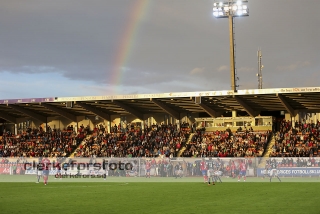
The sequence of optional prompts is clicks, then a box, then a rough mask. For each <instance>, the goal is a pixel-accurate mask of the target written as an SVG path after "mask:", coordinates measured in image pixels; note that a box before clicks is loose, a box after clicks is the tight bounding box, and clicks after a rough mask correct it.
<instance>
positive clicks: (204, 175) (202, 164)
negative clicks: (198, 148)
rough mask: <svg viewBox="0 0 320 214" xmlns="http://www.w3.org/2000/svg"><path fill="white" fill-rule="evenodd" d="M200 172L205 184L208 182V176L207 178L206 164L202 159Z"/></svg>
mask: <svg viewBox="0 0 320 214" xmlns="http://www.w3.org/2000/svg"><path fill="white" fill-rule="evenodd" d="M200 170H201V173H202V175H203V180H204V183H207V182H208V176H207V170H208V168H207V163H206V161H205V160H204V159H202V161H201V162H200Z"/></svg>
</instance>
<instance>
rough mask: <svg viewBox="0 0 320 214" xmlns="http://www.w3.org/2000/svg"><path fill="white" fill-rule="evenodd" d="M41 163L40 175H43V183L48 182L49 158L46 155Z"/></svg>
mask: <svg viewBox="0 0 320 214" xmlns="http://www.w3.org/2000/svg"><path fill="white" fill-rule="evenodd" d="M41 164H42V169H43V171H42V175H43V180H44V185H47V184H48V176H49V169H50V165H51V163H50V160H49V159H48V157H47V156H46V157H45V158H44V159H42V161H41Z"/></svg>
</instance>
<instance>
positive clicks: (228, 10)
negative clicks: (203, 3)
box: [213, 0, 249, 92]
mask: <svg viewBox="0 0 320 214" xmlns="http://www.w3.org/2000/svg"><path fill="white" fill-rule="evenodd" d="M213 16H214V17H216V18H228V19H229V35H230V74H231V89H232V90H233V91H234V92H237V85H236V78H235V76H236V72H235V47H234V46H235V45H234V18H235V17H242V16H249V9H248V1H246V0H240V1H234V0H229V1H225V2H215V3H213Z"/></svg>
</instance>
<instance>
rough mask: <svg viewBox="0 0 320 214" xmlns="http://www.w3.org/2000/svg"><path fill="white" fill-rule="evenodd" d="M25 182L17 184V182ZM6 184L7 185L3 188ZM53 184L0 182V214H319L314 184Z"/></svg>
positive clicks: (312, 180)
mask: <svg viewBox="0 0 320 214" xmlns="http://www.w3.org/2000/svg"><path fill="white" fill-rule="evenodd" d="M22 178H23V179H24V182H18V181H20V180H21V179H22ZM8 179H10V181H11V182H4V181H7V180H8ZM222 179H223V183H217V184H216V185H214V186H212V185H211V186H208V185H207V184H205V183H203V179H202V178H201V177H197V178H182V179H179V178H178V179H174V178H153V177H151V178H150V179H148V178H114V177H110V178H108V179H107V180H106V181H104V180H103V179H87V180H84V179H79V180H77V179H67V178H66V179H62V180H59V179H54V178H53V177H52V176H51V177H50V178H49V184H48V185H46V186H45V185H44V184H43V183H42V182H41V183H39V184H36V183H35V181H36V178H35V176H21V177H20V176H4V177H3V176H2V177H0V190H1V195H0V197H1V198H0V213H1V214H5V213H10V214H12V213H43V214H46V213H55V214H57V213H139V214H142V213H161V214H167V213H179V214H180V213H181V214H184V213H232V214H234V213H241V214H246V213H268V214H273V213H277V214H278V213H291V214H292V213H299V214H300V213H307V214H313V213H314V214H319V213H320V206H319V204H318V202H319V197H318V196H319V189H320V179H319V178H282V180H283V182H281V183H280V182H279V181H278V180H277V179H273V182H271V183H270V182H269V180H268V179H265V180H262V179H261V178H247V181H246V182H243V181H242V180H241V182H237V180H236V179H231V178H222Z"/></svg>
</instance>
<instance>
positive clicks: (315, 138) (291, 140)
mask: <svg viewBox="0 0 320 214" xmlns="http://www.w3.org/2000/svg"><path fill="white" fill-rule="evenodd" d="M319 141H320V122H319V121H317V122H316V123H314V122H313V121H311V122H310V123H307V122H306V121H301V122H297V121H296V122H295V123H294V124H292V123H291V121H285V120H284V121H282V122H281V125H280V131H279V132H277V133H276V134H275V144H274V145H273V147H272V152H271V153H270V157H319V156H320V144H319Z"/></svg>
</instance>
